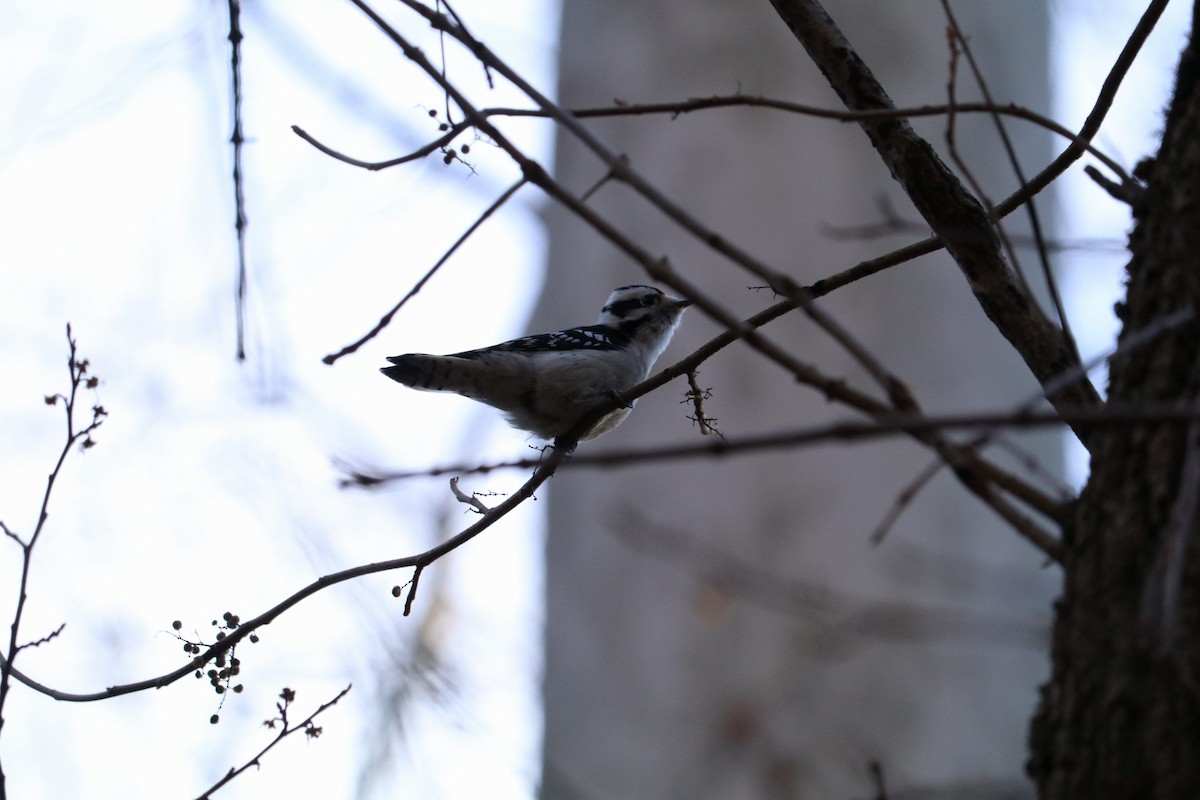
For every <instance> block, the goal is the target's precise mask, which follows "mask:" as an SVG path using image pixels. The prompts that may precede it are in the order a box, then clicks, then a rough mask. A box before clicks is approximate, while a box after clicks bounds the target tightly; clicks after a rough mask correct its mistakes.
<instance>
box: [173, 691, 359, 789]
mask: <svg viewBox="0 0 1200 800" xmlns="http://www.w3.org/2000/svg"><path fill="white" fill-rule="evenodd" d="M350 688H351V687H350V686H347V687H346V688H345V689H342V690H341V691H340V692H338V694H337V696H336V697H334V698H333V699H332V700H329V701H327V702H325V703H322V704H321V705H320V707H319V708H317V710H316V711H314V712H313V713H311V714H309V715H308V716H307V717H305V718H304V719H303V720H302V721H301V722H299V723H297V724H296V725H292V724H290V723H289V721H288V709H289V708H290V707H291V704H292V702H293V701H294V700H295V699H296V693H295V692H294V691H292V690H291V689H284V690H283V691H282V692H280V693H279V702H277V703H276V704H275V708H276V710H277V711H278V714H277V715H276V716H275V717H272V718H271V719H269V720H267V721H265V722H264V723H263V725H264V726H265V727H267V728H271V729H272V730H274V729H276V728H278V729H279V732H278V733H277V734H276V735H275V738H274V739H272V740H271V741H270V742H268V743H267V746H266V747H264V748H263V749H262V750H259V751H258V752H257V753H255V755H254V757H253V758H251V759H250V760H249V761H247V762H246V763H245V764H242V765H241V766H240V767H230V769H229V772H227V773H225V776H224V777H222V778H221V779H220V780H219V781H217V782H216V783H214V784H213V785H212V786H210V787H209V788H208V789H206V790H204V791H203V792H202V793H201V794H200V795H199V797H197V799H196V800H209V798H211V797H212V795H213V793H214V792H216V791H218V790H219V789H221V788H222V787H224V786H226V785H227V784H228V783H229V782H230V781H232V780H233V779H234V778H236V777H237V776H239V775H241V774H242V773H243V772H245V771H246V770H248V769H250V768H251V767H260V766H262V764H261V760H262V757H263V756H265V755H266V754H267V753H268V752H270V750H271V748H273V747H274V746H275V745H277V744H279V743H280V742H282V741H283V740H284V739H286V738H287V737H289V736H291V735H292V734H293V733H296V732H297V731H304V735H305V737H307V738H308V739H316V738H317V737H318V736H320V735H321V733H322V729H321V728H320V727H319V726H317V725H316V724H314V723H313V720H315V719H316V718H317V717H318V716H320V715H321V714H322V713H324V712H325V710H326V709H329V708H332V707H333V706H335V705H337V703H338V701H339V700H341V699H342V698H343V697H345V696H346V694H347V693H348V692H349V691H350Z"/></svg>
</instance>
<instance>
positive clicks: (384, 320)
mask: <svg viewBox="0 0 1200 800" xmlns="http://www.w3.org/2000/svg"><path fill="white" fill-rule="evenodd" d="M525 183H526V181H525V179H524V178H522V179H521V180H519V181H517V182H516V183H514V184H513V185H512V186H510V187H508V188H507V189H505V190H504V192H503V193H501V195H500V196H499V197H498V198H496V200H495V201H494V202H493V203H492V204H491V205H490V206H488V207H487V208H486V209H485V210H484V211H483V213H482V214H480V215H479V216H478V217H477V218H476V219H475V221H474V222H472V223H471V226H470V227H469V228H467V230H466V231H465V232H464V233H463V234H462V236H459V237H458V239H457V240H455V242H454V244H452V245H450V248H449V249H448V250H447V251H446V252H445V253H443V254H442V257H441V258H439V259H438V260H437V263H435V264H434V265H433V266H432V267H430V268H429V270H428V271H427V272H426V273H425V274H424V275H422V276H421V279H420V280H419V281H417V282H416V283H414V284H413V285H412V288H410V289H409V290H408V293H407V294H405V295H404V297H401V298H400V302H399V303H396V305H394V306H392V308H391V310H390V311H388V312H387V313H386V314H384V315H383V316H382V317H381V318H380V319H379V322H377V323H375V327H373V328H371V330H369V331H367V332H366V333H365V334H363V335H362V336H361V337H359V338H358V339H357V340H356V341H354V342H351V343H350V344H348V345H346V346H345V347H343V348H342V349H341V350H339V351H337V352H336V353H330V354H329V355H327V356H325V357H324V358H322V359H321V361H322V362H323V363H325V364H333V363H334V362H336V361H337V360H338V359H339V358H341V357H342V356H347V355H350V354H351V353H353V352H356V351H357V350H358V349H359V348H360V347H362V346H363V345H364V344H366V343H367V342H369V341H371V340H372V339H374V338H375V337H376V336H378V335H379V334H380V333H381V332H382V331H383V329H384V328H386V327H387V326H388V325H389V324H390V323H391V321H392V318H393V317H395V316H396V314H397V313H399V311H400V309H402V308H404V304H405V303H407V302H408V301H409V300H411V299H412V298H413V297H415V296H416V295H417V293H418V292H420V291H421V289H423V288H424V287H425V284H426V283H428V282H429V279H430V278H432V277H433V276H434V275H436V274H437V271H438V270H439V269H441V268H442V265H443V264H445V263H446V262H447V261H449V260H450V256H452V255H454V253H455V251H456V250H458V248H459V247H461V246H462V245H463V243H464V242H466V241H467V239H469V238H470V237H471V234H473V233H475V231H476V230H478V229H479V226H480V225H482V224H483V223H484V222H485V221H486V220H487V219H489V218H490V217H491V216H492V215H493V214H495V213H496V212H497V211H499V210H500V207H501V206H503V205H504V204H505V203H506V202H508V199H509V198H510V197H512V196H513V195H514V194H516V193H517V190H518V189H520V188H521V187H522V186H524V185H525Z"/></svg>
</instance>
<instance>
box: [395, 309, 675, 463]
mask: <svg viewBox="0 0 1200 800" xmlns="http://www.w3.org/2000/svg"><path fill="white" fill-rule="evenodd" d="M689 305H691V301H690V300H680V299H679V298H677V297H671V296H670V295H666V294H663V293H662V292H661V291H660V290H658V289H656V288H654V287H653V286H621V287H619V288H617V289H614V290H613V293H612V294H611V295H609V297H608V301H607V302H606V303H605V304H604V307H603V308H601V309H600V318H599V320H597V322H596V324H595V325H584V326H581V327H578V328H567V329H566V330H562V331H555V332H553V333H540V334H536V335H533V336H525V337H523V338H521V339H513V340H512V341H509V342H502V343H500V344H495V345H492V346H491V347H484V348H481V349H479V350H468V351H466V352H463V353H453V354H451V355H445V356H434V355H426V354H424V353H409V354H407V355H402V356H391V357H390V358H388V361H390V362H391V363H392V366H390V367H383V368H381V369H380V372H382V373H383V374H384V375H387V376H388V377H389V378H391V379H392V380H394V381H397V382H398V383H402V384H404V385H405V386H409V387H411V388H413V389H420V390H422V391H431V392H456V393H457V394H460V395H462V396H463V397H469V398H470V399H472V400H476V401H478V402H480V403H486V404H487V405H489V406H493V407H494V408H498V409H500V410H501V411H503V412H504V414H505V417H506V418H507V420H508V422H509V424H511V425H512V426H513V427H514V428H520V429H521V430H524V431H528V432H529V433H532V434H533V435H534V436H537V437H539V438H541V439H556V438H557V437H559V436H561V435H562V434H564V433H566V432H567V431H569V430H570V429H571V428H572V426H574V425H575V424H576V423H577V422H579V421H580V419H582V417H583V416H584V414H586V413H587V412H588V411H590V410H592V409H594V408H596V407H597V406H599V405H601V404H602V403H605V402H607V401H611V400H616V401H617V402H621V403H623V400H622V399H621V393H622V392H624V391H625V390H627V389H630V388H632V387H634V386H636V385H637V384H639V383H641V382H642V381H644V380H645V379H646V377H647V376H648V375H649V374H650V368H651V367H652V366H653V365H654V361H655V360H656V359H657V358H658V357H659V355H660V354H661V353H662V351H663V350H665V349H666V347H667V343H668V342H670V341H671V335H672V334H673V333H674V332H675V328H676V327H677V326H678V325H679V318H680V317H681V316H682V315H683V311H684V309H686V308H687V307H688V306H689ZM632 408H633V404H632V403H628V404H624V403H623V405H622V407H620V408H617V409H616V410H614V411H613V412H612V413H610V414H607V415H606V416H604V417H602V418H601V419H600V420H599V421H598V422H596V424H595V425H593V426H592V427H591V428H589V429H588V430H587V432H586V433H584V434H583V435H582V436H580V437H579V441H581V442H582V441H587V440H589V439H595V438H596V437H597V436H600V435H601V434H603V433H607V432H609V431H611V430H612V429H613V428H615V427H617V425H620V424H621V422H622V421H623V420H624V419H625V417H627V416H629V412H630V411H631V410H632Z"/></svg>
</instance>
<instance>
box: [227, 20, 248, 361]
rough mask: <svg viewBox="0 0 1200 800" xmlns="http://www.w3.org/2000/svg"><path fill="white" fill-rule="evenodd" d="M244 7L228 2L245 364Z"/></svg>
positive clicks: (240, 345)
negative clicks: (242, 19) (242, 18)
mask: <svg viewBox="0 0 1200 800" xmlns="http://www.w3.org/2000/svg"><path fill="white" fill-rule="evenodd" d="M241 13H242V7H241V2H240V0H229V51H230V55H229V72H230V74H231V76H232V83H233V86H232V88H231V94H232V106H233V133H232V134H231V135H230V137H229V141H230V142H231V143H232V144H233V208H234V229H235V230H236V231H237V293H236V298H237V308H236V317H237V360H238V361H245V360H246V197H245V193H244V191H243V180H244V179H243V173H242V145H243V144H244V143H245V141H246V140H245V137H244V136H243V134H242V56H241V53H242V28H241V22H240V18H241Z"/></svg>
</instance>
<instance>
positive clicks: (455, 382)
mask: <svg viewBox="0 0 1200 800" xmlns="http://www.w3.org/2000/svg"><path fill="white" fill-rule="evenodd" d="M388 361H390V362H392V366H390V367H382V368H381V369H380V370H379V371H380V372H382V373H383V374H384V375H387V376H388V377H389V378H391V379H392V380H394V381H396V382H397V383H402V384H404V385H405V386H409V387H411V388H413V389H421V390H423V391H428V392H458V393H460V394H462V393H469V392H471V391H474V390H477V388H478V382H479V376H478V375H477V374H476V373H477V372H480V371H481V370H480V365H479V364H478V363H476V362H475V361H472V360H471V359H468V358H458V357H456V356H430V355H425V354H424V353H409V354H408V355H403V356H391V357H389V358H388Z"/></svg>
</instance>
